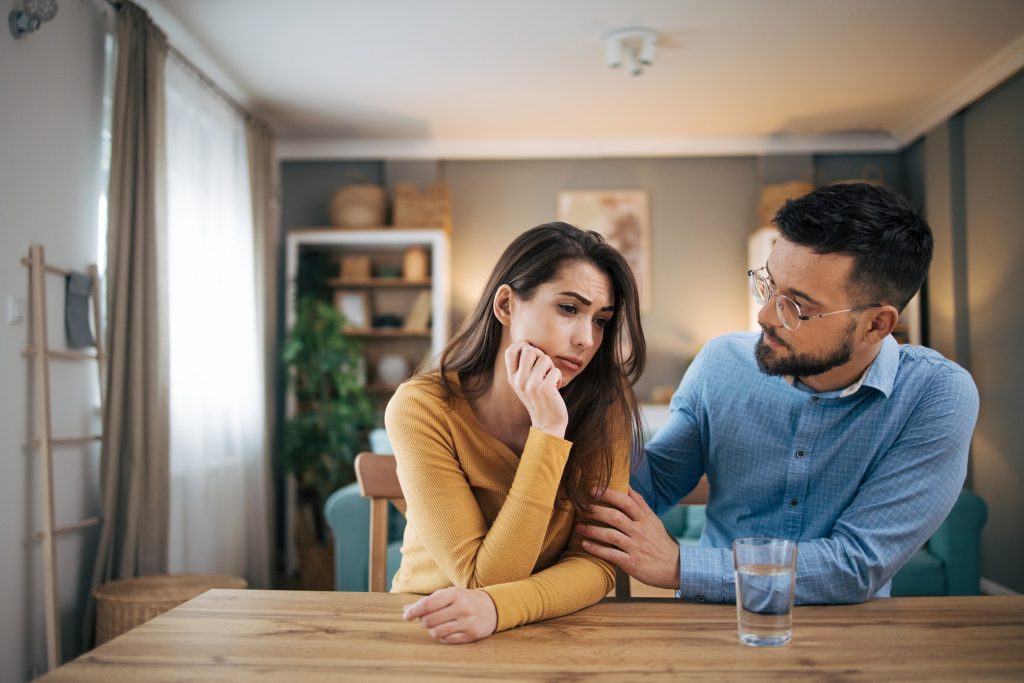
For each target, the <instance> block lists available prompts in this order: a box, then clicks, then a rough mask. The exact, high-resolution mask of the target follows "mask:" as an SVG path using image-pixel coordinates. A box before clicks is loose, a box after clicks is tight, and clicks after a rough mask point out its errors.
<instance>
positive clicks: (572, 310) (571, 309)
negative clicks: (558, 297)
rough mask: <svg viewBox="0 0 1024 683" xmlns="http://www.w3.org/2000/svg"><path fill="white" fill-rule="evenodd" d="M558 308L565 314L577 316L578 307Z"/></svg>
mask: <svg viewBox="0 0 1024 683" xmlns="http://www.w3.org/2000/svg"><path fill="white" fill-rule="evenodd" d="M558 307H559V308H561V309H562V310H563V311H564V312H565V313H568V314H570V315H575V314H576V307H575V306H573V305H572V304H559V305H558Z"/></svg>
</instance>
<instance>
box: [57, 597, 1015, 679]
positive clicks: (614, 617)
mask: <svg viewBox="0 0 1024 683" xmlns="http://www.w3.org/2000/svg"><path fill="white" fill-rule="evenodd" d="M414 599H415V598H414V596H409V595H391V594H386V593H334V592H324V593H318V592H302V591H258V590H248V591H245V590H211V591H208V592H206V593H204V594H203V595H201V596H199V597H197V598H195V599H193V600H190V601H189V602H187V603H185V604H184V605H181V606H180V607H177V608H175V609H173V610H171V611H170V612H166V613H165V614H162V615H161V616H159V617H157V618H156V619H153V620H152V621H150V622H148V623H145V624H143V625H142V626H139V627H137V628H135V629H133V630H132V631H129V632H128V633H125V634H123V635H121V636H119V637H118V638H115V639H114V640H111V641H109V642H107V643H105V644H104V645H101V646H100V647H98V648H96V649H95V650H93V651H91V652H89V653H86V654H85V655H83V656H81V657H79V658H78V659H76V660H75V661H73V662H70V663H68V664H66V665H64V666H63V667H61V668H59V669H57V670H55V671H53V672H51V673H50V674H49V675H47V676H46V677H45V678H44V679H43V680H45V681H47V683H58V682H59V681H76V682H85V683H88V682H90V681H97V682H99V681H102V682H103V683H117V682H119V681H147V682H148V681H157V682H159V681H175V682H177V681H190V682H192V681H304V682H307V681H375V680H387V681H416V682H417V683H421V682H423V681H446V680H454V681H467V680H473V681H478V680H500V681H660V680H678V679H680V678H682V677H687V676H693V677H699V678H700V679H701V680H752V679H780V678H786V679H805V680H807V679H811V680H822V679H828V680H834V681H844V680H849V681H868V680H870V681H877V680H905V679H921V680H925V679H926V680H980V679H1005V680H1015V681H1021V680H1024V596H1009V597H949V598H893V599H879V600H872V601H870V602H867V603H864V604H861V605H833V606H821V607H817V606H815V607H797V608H796V611H795V612H794V618H793V621H794V636H793V641H792V642H791V643H790V644H789V645H786V646H784V647H779V648H752V647H748V646H745V645H742V644H741V643H740V642H739V640H738V639H737V637H736V610H735V607H734V606H732V605H708V604H695V603H684V602H679V601H675V600H663V599H634V600H628V601H617V600H605V601H604V602H601V603H599V604H598V605H595V606H593V607H590V608H588V609H585V610H582V611H580V612H578V613H576V614H573V615H569V616H566V617H562V618H560V619H552V620H550V621H546V622H542V623H538V624H532V625H529V626H525V627H522V628H518V629H513V630H511V631H507V632H504V633H499V634H497V635H494V636H492V637H490V638H488V639H486V640H483V641H480V642H478V643H472V644H468V645H441V644H439V643H435V642H434V641H432V640H431V639H430V638H429V636H428V635H427V633H426V632H425V631H424V630H423V629H421V628H419V627H418V626H416V625H414V624H409V623H405V622H403V621H402V620H401V613H402V607H403V606H404V605H405V604H407V603H410V602H412V601H413V600H414Z"/></svg>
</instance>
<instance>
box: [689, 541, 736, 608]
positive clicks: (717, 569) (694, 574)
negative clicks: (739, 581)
mask: <svg viewBox="0 0 1024 683" xmlns="http://www.w3.org/2000/svg"><path fill="white" fill-rule="evenodd" d="M676 597H678V598H683V599H684V600H692V601H694V602H735V601H736V577H735V574H734V573H733V566H732V551H731V550H729V549H727V548H702V547H699V546H693V545H687V544H685V543H680V544H679V590H678V591H677V592H676Z"/></svg>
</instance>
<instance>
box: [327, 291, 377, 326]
mask: <svg viewBox="0 0 1024 683" xmlns="http://www.w3.org/2000/svg"><path fill="white" fill-rule="evenodd" d="M334 307H335V308H337V309H338V312H340V313H341V314H342V315H343V316H345V329H348V330H368V329H370V321H371V320H372V319H373V317H372V315H371V313H370V295H369V294H368V293H367V292H360V291H356V290H346V289H339V290H337V291H336V292H334Z"/></svg>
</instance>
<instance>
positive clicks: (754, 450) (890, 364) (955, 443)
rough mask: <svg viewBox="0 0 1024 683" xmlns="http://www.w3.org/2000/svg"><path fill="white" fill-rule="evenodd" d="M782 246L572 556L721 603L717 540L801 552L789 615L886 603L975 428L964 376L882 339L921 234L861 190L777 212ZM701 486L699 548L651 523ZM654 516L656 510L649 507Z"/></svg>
mask: <svg viewBox="0 0 1024 683" xmlns="http://www.w3.org/2000/svg"><path fill="white" fill-rule="evenodd" d="M775 223H776V224H777V225H778V227H779V229H780V231H781V238H780V239H779V240H778V242H777V243H776V244H775V246H774V248H773V249H772V252H771V255H770V256H769V258H768V262H767V263H766V264H765V266H764V268H760V269H757V270H753V271H750V272H749V273H748V278H749V279H750V286H751V291H752V293H753V295H754V298H755V299H756V300H757V301H758V303H760V304H762V306H761V310H760V312H759V314H758V322H759V323H760V325H761V328H762V332H760V333H746V334H732V335H726V336H724V337H719V338H717V339H714V340H712V341H710V342H708V344H707V345H706V346H705V347H704V349H703V350H701V352H700V353H699V354H698V355H697V357H696V358H695V359H694V361H693V363H692V364H691V365H690V367H689V369H688V370H687V372H686V375H685V376H684V377H683V381H682V383H681V384H680V386H679V389H678V390H677V391H676V393H675V395H674V396H673V397H672V404H671V408H670V417H669V421H668V423H667V424H666V425H665V426H664V427H663V428H662V429H661V430H660V431H659V432H658V433H657V435H655V437H654V438H653V439H651V441H650V442H649V443H648V444H647V446H646V448H645V453H644V454H643V456H642V457H640V458H639V459H638V462H637V463H635V473H634V475H633V477H632V479H631V485H632V488H633V489H635V490H633V491H630V493H629V495H628V496H626V495H623V494H619V493H616V492H614V491H607V492H604V493H603V494H602V495H601V496H600V497H599V498H598V500H600V501H603V502H604V503H607V504H608V505H610V506H611V507H602V506H596V505H595V506H594V507H593V508H592V509H591V511H590V513H589V515H588V516H589V517H590V518H591V519H592V520H595V521H597V522H601V523H603V524H605V525H608V526H607V528H606V527H603V526H600V525H595V524H589V523H581V524H580V526H579V531H580V533H581V534H583V536H584V537H585V538H586V539H587V540H585V541H584V548H585V549H586V550H588V551H589V552H591V553H593V554H594V555H596V556H597V557H600V558H603V559H606V560H609V561H611V562H613V563H615V564H617V565H618V566H620V567H622V568H623V569H624V570H625V571H626V572H628V573H629V574H631V575H632V576H634V577H636V578H637V579H639V580H640V581H643V582H644V583H647V584H649V585H652V586H660V587H664V588H676V589H678V591H679V592H678V595H679V597H682V598H686V599H690V600H697V601H708V602H732V601H735V599H736V592H735V585H734V579H733V566H732V552H731V544H732V541H733V540H734V539H736V538H740V537H746V536H770V537H778V538H788V539H794V540H796V541H798V554H797V556H798V566H797V584H796V600H797V602H798V603H804V604H807V603H850V602H861V601H864V600H867V599H868V598H871V597H873V596H878V597H886V596H888V595H889V587H890V580H891V579H892V576H893V574H895V573H896V571H897V570H898V569H899V568H900V567H901V566H902V565H903V564H904V563H905V562H906V561H907V559H908V558H909V557H910V556H911V555H912V554H913V553H914V552H915V551H916V550H917V549H918V548H920V547H921V545H922V544H923V543H924V542H925V541H926V540H927V539H928V538H929V537H930V536H931V535H932V534H933V533H934V532H935V530H936V529H937V528H938V526H939V525H940V524H941V523H942V521H943V519H945V517H946V515H947V514H948V513H949V510H950V509H951V508H952V506H953V503H954V502H955V501H956V498H957V496H958V494H959V491H960V488H961V486H962V485H963V481H964V477H965V475H966V471H967V452H968V447H969V444H970V439H971V433H972V432H973V430H974V423H975V420H976V418H977V414H978V393H977V390H976V388H975V386H974V383H973V381H972V380H971V377H970V375H968V374H967V372H966V371H964V370H963V369H962V368H960V367H959V366H957V365H956V364H954V363H952V362H950V361H948V360H946V359H945V358H943V357H942V356H941V355H939V354H938V353H936V352H934V351H932V350H930V349H926V348H923V347H919V346H910V345H899V344H897V343H896V341H895V340H894V339H893V338H892V337H891V336H890V332H892V330H893V328H894V327H895V326H896V323H897V321H898V319H899V313H900V311H901V310H902V309H903V307H904V306H906V304H907V302H908V301H910V299H911V298H912V297H913V295H914V293H915V292H916V291H917V290H918V288H919V287H920V286H921V283H922V282H923V281H924V278H925V275H926V274H927V272H928V267H929V264H930V263H931V257H932V236H931V230H930V229H929V227H928V225H927V224H926V223H925V221H924V220H923V219H922V218H921V217H920V215H919V214H918V213H917V212H915V211H914V210H913V209H911V208H910V207H909V206H908V205H907V204H906V203H905V202H904V201H903V200H902V199H900V198H899V197H897V196H895V195H894V194H892V193H890V192H888V191H886V190H884V189H882V188H878V187H874V186H871V185H866V184H851V185H832V186H827V187H822V188H820V189H818V190H816V191H814V192H812V193H811V194H809V195H807V196H805V197H802V198H800V199H796V200H791V201H789V202H787V203H786V204H785V206H783V208H782V209H780V210H779V212H778V214H777V215H776V218H775ZM704 474H706V475H707V478H708V484H709V488H710V493H709V498H708V505H707V514H706V522H705V527H704V532H703V535H702V536H701V540H700V544H699V546H697V547H693V546H686V545H682V546H681V545H679V544H677V543H676V541H675V539H673V538H671V537H670V536H668V534H667V533H666V532H665V529H664V527H663V525H662V524H661V521H660V520H659V519H658V517H657V516H656V514H655V513H656V512H657V513H662V512H664V511H665V510H667V509H669V508H671V507H672V506H674V505H676V503H677V502H678V501H679V499H680V498H682V497H683V496H684V495H685V494H687V493H688V492H689V491H690V490H691V489H693V487H694V486H695V485H696V484H697V482H698V481H699V480H700V478H701V476H702V475H704ZM652 508H653V510H652Z"/></svg>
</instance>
